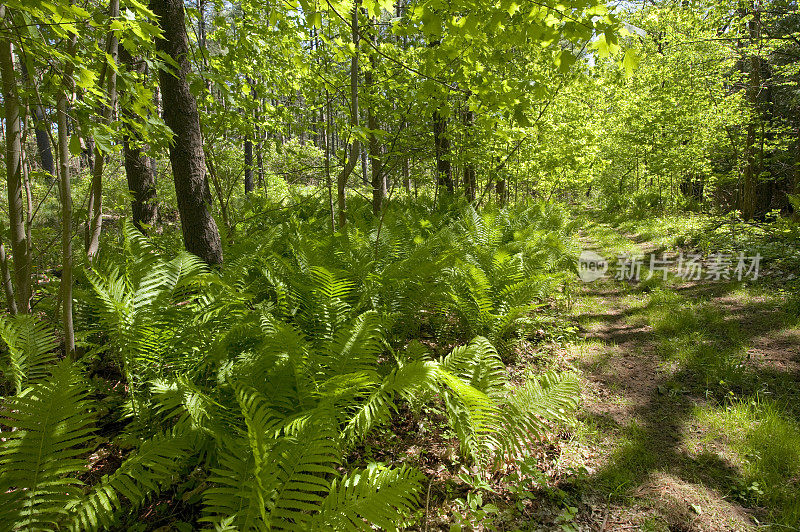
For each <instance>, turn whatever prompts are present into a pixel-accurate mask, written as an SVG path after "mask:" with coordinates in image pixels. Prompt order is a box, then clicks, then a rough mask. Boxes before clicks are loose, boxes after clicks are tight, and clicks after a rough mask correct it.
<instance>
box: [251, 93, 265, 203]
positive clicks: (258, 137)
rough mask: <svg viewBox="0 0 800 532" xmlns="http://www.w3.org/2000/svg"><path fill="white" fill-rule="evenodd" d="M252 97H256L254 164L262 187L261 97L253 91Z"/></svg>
mask: <svg viewBox="0 0 800 532" xmlns="http://www.w3.org/2000/svg"><path fill="white" fill-rule="evenodd" d="M253 95H254V97H255V98H256V109H255V134H256V165H257V166H258V186H259V187H262V188H263V187H264V154H263V152H262V150H263V142H262V137H263V133H262V132H261V126H259V125H258V124H259V122H260V121H261V113H260V112H259V108H260V107H261V99H260V98H258V97H257V96H256V95H255V92H254V93H253Z"/></svg>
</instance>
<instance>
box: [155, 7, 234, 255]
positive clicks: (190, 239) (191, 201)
mask: <svg viewBox="0 0 800 532" xmlns="http://www.w3.org/2000/svg"><path fill="white" fill-rule="evenodd" d="M150 8H151V9H152V10H153V12H154V13H155V14H156V15H157V16H158V17H159V25H160V26H161V29H162V30H163V38H161V39H158V40H157V41H156V47H157V49H158V50H159V51H160V52H162V53H166V54H167V55H168V56H170V57H171V58H172V59H173V60H174V61H175V62H176V63H177V65H178V68H177V70H175V71H170V70H166V69H165V70H162V71H161V73H160V76H159V78H160V80H161V97H162V101H163V103H164V121H165V122H166V124H167V126H169V128H170V129H171V130H172V131H173V133H174V134H175V137H174V139H173V140H174V142H173V143H172V145H171V146H170V150H169V158H170V162H171V164H172V173H173V176H174V178H175V192H176V195H177V199H178V211H179V213H180V217H181V230H182V232H183V241H184V245H185V246H186V249H187V250H188V251H190V252H191V253H194V254H195V255H197V256H199V257H200V258H201V259H203V260H204V261H205V262H207V263H208V264H221V263H222V240H221V239H220V236H219V230H218V229H217V224H216V222H215V221H214V218H213V217H212V216H211V213H210V212H209V209H208V206H209V205H210V204H211V191H210V189H209V186H208V177H207V175H206V161H205V155H204V153H203V139H202V135H201V132H200V115H199V114H198V112H197V102H196V101H195V99H194V96H192V93H191V92H190V91H189V83H188V82H187V79H186V78H187V75H188V74H189V56H188V54H189V41H188V38H187V36H186V26H185V16H184V12H183V2H182V1H181V0H151V2H150Z"/></svg>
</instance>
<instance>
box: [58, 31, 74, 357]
mask: <svg viewBox="0 0 800 532" xmlns="http://www.w3.org/2000/svg"><path fill="white" fill-rule="evenodd" d="M76 43H77V36H76V35H73V36H72V37H71V38H70V41H69V44H68V46H67V55H68V56H70V57H71V56H73V55H74V54H75V45H76ZM72 69H73V66H72V62H71V61H66V62H65V65H64V80H63V87H62V92H61V93H60V94H59V95H58V103H57V106H56V113H57V115H58V118H57V120H58V190H59V197H60V198H61V320H62V325H63V328H64V351H65V353H66V355H67V358H71V359H74V358H75V328H74V326H73V323H72V279H73V271H72V190H71V185H70V175H69V156H70V154H69V137H68V135H67V99H68V98H69V95H70V94H72V91H73V86H72V85H73V83H72Z"/></svg>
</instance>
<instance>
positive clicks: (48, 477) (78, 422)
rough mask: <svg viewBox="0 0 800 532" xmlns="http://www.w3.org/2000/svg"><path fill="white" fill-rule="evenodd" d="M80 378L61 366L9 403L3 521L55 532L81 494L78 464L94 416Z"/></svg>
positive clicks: (1, 485)
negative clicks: (69, 505)
mask: <svg viewBox="0 0 800 532" xmlns="http://www.w3.org/2000/svg"><path fill="white" fill-rule="evenodd" d="M86 395H87V389H86V387H85V385H84V384H83V378H82V376H81V375H80V373H79V372H78V371H77V370H76V369H75V368H74V367H73V366H71V365H70V364H69V363H67V362H61V363H60V364H58V365H56V366H54V367H53V369H52V376H50V377H48V378H46V379H44V380H43V381H42V382H40V383H38V384H35V385H33V386H32V387H30V388H27V389H26V390H25V391H24V392H23V393H22V394H21V395H19V396H17V397H14V398H11V399H9V401H8V403H7V404H6V405H4V407H3V410H2V416H3V424H4V425H7V426H9V427H11V428H12V429H13V430H11V431H9V432H7V433H5V434H3V439H4V441H3V442H2V443H1V444H0V472H2V476H0V522H3V523H6V524H8V525H10V526H11V527H12V528H18V529H19V528H21V529H53V528H55V527H56V525H57V523H59V522H60V521H61V520H62V519H63V518H64V516H65V515H66V510H65V508H66V507H67V505H68V504H69V503H71V502H73V501H75V500H76V499H77V497H78V495H79V493H80V485H81V482H80V481H79V480H78V479H77V478H76V477H77V475H78V474H79V473H81V472H82V471H83V470H84V468H85V462H84V461H83V460H80V459H78V456H80V455H81V454H82V453H84V452H85V448H84V444H85V443H86V442H87V441H89V439H90V438H91V434H92V430H93V429H92V414H91V411H90V405H89V402H88V401H87V400H86Z"/></svg>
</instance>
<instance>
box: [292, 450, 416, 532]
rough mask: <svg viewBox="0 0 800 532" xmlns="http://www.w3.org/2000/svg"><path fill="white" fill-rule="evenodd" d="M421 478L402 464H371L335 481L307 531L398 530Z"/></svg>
mask: <svg viewBox="0 0 800 532" xmlns="http://www.w3.org/2000/svg"><path fill="white" fill-rule="evenodd" d="M423 478H424V477H423V476H422V474H421V473H419V472H418V471H416V470H414V469H412V468H409V467H406V466H402V467H399V468H395V469H389V468H386V467H383V466H380V465H377V464H370V466H369V467H367V468H366V469H361V470H357V471H353V472H352V473H350V474H349V475H347V476H345V477H343V478H341V479H337V480H334V481H333V483H332V484H331V489H330V493H329V494H328V496H327V497H325V500H324V501H323V502H322V507H321V509H320V512H319V513H318V514H317V515H315V516H314V518H313V519H312V520H311V522H310V523H308V530H342V531H344V530H366V531H370V530H373V527H374V526H378V527H380V528H382V529H384V530H397V528H398V527H397V525H398V524H399V522H401V520H402V518H403V517H406V516H408V514H410V513H411V511H412V510H413V509H414V508H415V507H416V506H417V504H418V503H419V493H420V491H421V489H422V479H423Z"/></svg>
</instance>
